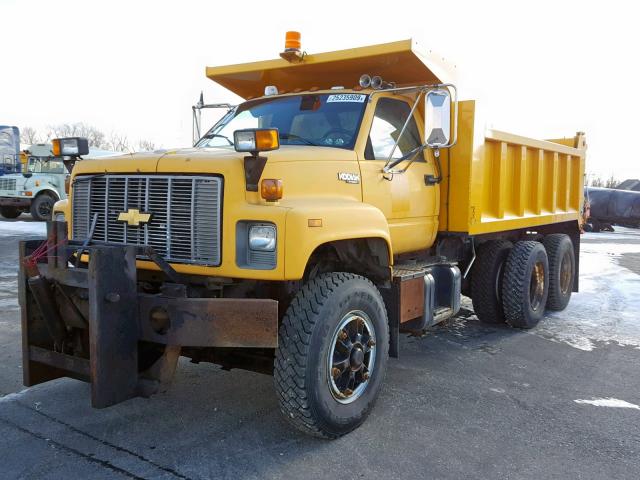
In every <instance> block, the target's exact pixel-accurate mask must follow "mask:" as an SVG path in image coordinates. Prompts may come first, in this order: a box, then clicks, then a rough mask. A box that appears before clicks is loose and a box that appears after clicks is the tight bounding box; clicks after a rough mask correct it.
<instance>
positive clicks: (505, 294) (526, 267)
mask: <svg viewBox="0 0 640 480" xmlns="http://www.w3.org/2000/svg"><path fill="white" fill-rule="evenodd" d="M548 294H549V260H548V259H547V252H546V251H545V249H544V246H543V245H542V244H541V243H540V242H533V241H524V242H518V243H516V244H515V246H514V247H513V250H511V253H510V254H509V257H508V258H507V263H506V264H505V269H504V279H503V282H502V306H503V308H504V315H505V320H506V322H507V323H508V324H509V325H511V326H512V327H517V328H533V327H535V326H536V325H537V324H538V322H539V321H540V320H541V319H542V317H543V316H544V309H545V305H546V303H547V296H548Z"/></svg>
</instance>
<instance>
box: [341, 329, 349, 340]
mask: <svg viewBox="0 0 640 480" xmlns="http://www.w3.org/2000/svg"><path fill="white" fill-rule="evenodd" d="M347 336H348V335H347V332H345V331H344V330H342V331H341V332H340V340H346V339H347Z"/></svg>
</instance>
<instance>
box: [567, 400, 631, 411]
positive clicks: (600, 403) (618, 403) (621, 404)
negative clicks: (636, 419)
mask: <svg viewBox="0 0 640 480" xmlns="http://www.w3.org/2000/svg"><path fill="white" fill-rule="evenodd" d="M574 402H576V403H580V404H586V405H594V406H596V407H610V408H631V409H633V410H640V407H639V406H638V405H635V404H633V403H629V402H627V401H625V400H618V399H617V398H593V399H591V400H581V399H578V400H574Z"/></svg>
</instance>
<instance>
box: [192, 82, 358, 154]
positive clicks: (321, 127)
mask: <svg viewBox="0 0 640 480" xmlns="http://www.w3.org/2000/svg"><path fill="white" fill-rule="evenodd" d="M366 99H367V95H361V94H351V93H349V94H305V95H292V96H289V97H276V98H261V99H258V100H253V101H249V102H246V103H243V104H242V105H239V106H238V107H237V108H236V109H235V110H234V111H232V112H231V113H230V114H228V115H225V116H224V117H223V118H222V120H220V121H219V122H218V123H217V124H216V125H215V126H214V127H213V128H212V129H211V130H209V132H207V134H206V135H205V136H204V137H202V139H200V141H199V142H198V144H197V146H198V147H225V146H226V147H232V146H233V132H234V131H236V130H242V129H245V128H277V129H278V132H279V135H280V144H281V145H315V146H322V147H334V148H346V149H351V148H353V145H354V143H355V141H356V137H357V136H358V129H359V127H360V121H361V120H362V115H363V113H364V106H365V102H366Z"/></svg>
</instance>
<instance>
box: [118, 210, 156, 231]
mask: <svg viewBox="0 0 640 480" xmlns="http://www.w3.org/2000/svg"><path fill="white" fill-rule="evenodd" d="M118 221H119V222H126V223H127V225H129V226H130V227H139V226H140V225H141V224H144V223H149V222H150V221H151V214H150V213H140V210H138V209H137V208H130V209H129V210H127V211H126V212H122V213H121V214H120V215H118Z"/></svg>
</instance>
